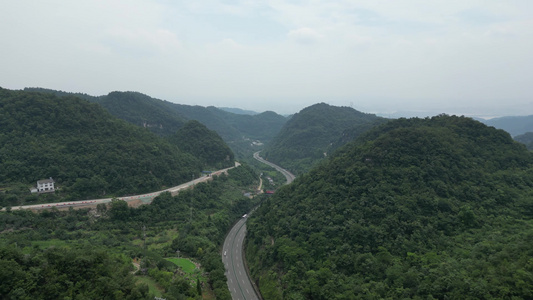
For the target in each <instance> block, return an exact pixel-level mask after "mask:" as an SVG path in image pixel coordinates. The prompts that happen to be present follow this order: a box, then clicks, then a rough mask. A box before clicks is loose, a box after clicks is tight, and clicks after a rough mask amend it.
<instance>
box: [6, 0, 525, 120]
mask: <svg viewBox="0 0 533 300" xmlns="http://www.w3.org/2000/svg"><path fill="white" fill-rule="evenodd" d="M0 40H1V41H2V42H1V44H0V87H3V88H7V89H23V88H24V87H44V88H50V89H56V90H62V91H67V92H81V93H87V94H89V95H94V96H99V95H105V94H108V93H109V92H111V91H137V92H141V93H143V94H146V95H149V96H151V97H154V98H158V99H163V100H168V101H171V102H175V103H180V104H191V105H193V104H194V105H201V106H210V105H213V106H218V107H238V108H242V109H248V110H254V111H258V112H261V111H265V110H273V111H275V112H278V113H281V114H289V113H294V112H298V111H299V110H301V109H303V108H305V107H307V106H310V105H312V104H315V103H318V102H325V103H328V104H331V105H335V106H351V107H353V108H355V109H357V110H360V111H363V112H371V113H380V114H391V115H393V114H394V113H398V112H403V113H406V114H407V113H408V112H409V113H414V114H424V113H426V112H431V113H447V114H459V115H473V116H485V117H491V116H502V115H531V114H533V92H532V88H533V1H531V0H505V1H502V0H468V1H465V0H366V1H359V0H351V1H349V0H306V1H303V0H285V1H282V0H220V1H215V0H183V1H181V0H151V1H145V0H106V1H103V0H102V1H97V0H76V1H66V0H40V1H35V0H16V1H8V0H0Z"/></svg>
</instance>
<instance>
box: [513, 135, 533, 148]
mask: <svg viewBox="0 0 533 300" xmlns="http://www.w3.org/2000/svg"><path fill="white" fill-rule="evenodd" d="M514 140H515V141H517V142H520V143H522V144H524V145H526V147H527V149H528V150H533V132H526V133H524V134H521V135H517V136H515V137H514Z"/></svg>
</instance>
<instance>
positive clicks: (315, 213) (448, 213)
mask: <svg viewBox="0 0 533 300" xmlns="http://www.w3.org/2000/svg"><path fill="white" fill-rule="evenodd" d="M532 167H533V154H531V153H530V152H529V151H527V150H526V148H525V147H524V146H523V145H522V144H519V143H517V142H514V141H513V140H512V138H511V137H510V136H509V134H508V133H506V132H504V131H503V130H496V129H494V128H492V127H487V126H485V125H483V124H482V123H480V122H477V121H474V120H472V119H469V118H465V117H450V116H445V115H441V116H436V117H433V118H430V119H429V118H426V119H399V120H394V121H390V122H388V123H386V124H383V125H381V126H379V127H378V128H375V129H373V130H371V131H369V132H368V133H366V134H365V135H364V137H360V138H359V139H358V140H356V141H355V142H352V143H349V144H347V145H346V146H344V147H342V148H341V149H339V151H338V152H336V154H335V155H334V157H331V158H330V159H329V160H327V161H325V162H323V163H322V164H321V165H320V166H319V167H317V168H314V169H313V170H312V171H310V172H309V173H308V174H305V175H302V176H300V177H299V178H297V179H296V180H295V181H294V182H293V183H292V184H290V185H288V186H285V187H283V188H281V189H279V190H278V191H277V193H276V194H275V195H274V196H272V198H270V199H269V200H266V201H264V202H263V203H262V205H261V207H260V208H259V209H258V210H257V211H256V212H255V213H254V214H253V215H252V216H251V217H250V219H249V221H248V225H247V226H248V239H247V242H248V243H247V245H246V257H247V259H248V263H249V266H250V269H251V272H252V274H253V276H254V277H255V278H256V279H257V280H258V282H259V288H260V289H261V292H262V295H263V297H264V299H266V300H269V299H531V298H532V297H533V261H532V259H531V258H532V257H533V221H532V217H533V189H532V187H533V169H532Z"/></svg>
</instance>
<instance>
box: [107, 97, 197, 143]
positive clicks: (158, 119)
mask: <svg viewBox="0 0 533 300" xmlns="http://www.w3.org/2000/svg"><path fill="white" fill-rule="evenodd" d="M97 103H98V104H100V105H101V106H102V107H104V108H105V109H107V111H109V112H110V113H111V114H112V115H114V116H116V117H118V118H120V119H123V120H126V121H128V122H130V123H132V124H134V125H137V126H141V127H144V128H148V129H149V130H150V131H152V132H154V133H156V134H158V135H162V136H167V135H171V134H173V133H175V132H176V131H177V130H178V129H179V128H181V127H182V126H183V125H184V124H185V123H186V122H187V120H188V119H187V118H185V117H183V116H181V115H179V114H176V113H174V112H172V111H169V110H168V106H169V105H171V103H170V102H165V101H161V100H155V99H152V98H151V97H149V96H146V95H143V94H141V93H136V92H111V93H109V94H108V95H106V96H102V97H99V98H98V100H97Z"/></svg>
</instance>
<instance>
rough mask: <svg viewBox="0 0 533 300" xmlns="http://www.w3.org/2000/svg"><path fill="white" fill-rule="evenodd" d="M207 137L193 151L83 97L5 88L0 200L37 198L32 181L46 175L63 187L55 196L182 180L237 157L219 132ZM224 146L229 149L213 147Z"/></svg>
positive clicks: (0, 111) (0, 101) (120, 191)
mask: <svg viewBox="0 0 533 300" xmlns="http://www.w3.org/2000/svg"><path fill="white" fill-rule="evenodd" d="M210 137H211V138H210V142H211V143H210V145H209V149H205V150H204V152H205V153H203V154H202V157H199V156H194V154H191V153H187V152H186V151H183V150H180V148H179V147H178V146H176V145H175V144H172V143H170V142H169V141H168V140H165V139H163V138H161V137H158V136H156V135H154V134H152V133H151V132H149V131H148V130H146V129H144V128H141V127H138V126H133V125H131V124H129V123H126V122H124V121H122V120H120V119H117V118H116V117H114V116H112V115H110V114H109V113H108V112H107V111H105V110H104V109H103V108H101V107H100V106H99V105H97V104H93V103H89V102H87V101H85V100H82V99H80V98H76V97H70V96H69V97H61V98H60V97H57V96H55V95H52V94H42V93H35V92H25V91H10V90H6V89H0V165H1V166H2V167H1V168H0V188H1V189H2V192H0V205H2V206H10V205H18V204H21V202H23V203H31V202H35V201H38V200H39V199H38V197H37V196H36V195H30V193H29V188H30V187H31V186H32V185H35V183H36V181H37V180H41V179H46V178H49V177H52V178H53V179H54V180H55V181H56V185H57V186H58V187H59V191H57V192H56V194H55V196H53V195H47V196H43V197H45V198H51V199H48V200H49V201H50V200H52V201H53V199H55V198H57V197H61V198H63V199H65V200H70V199H72V200H80V199H87V198H89V197H102V196H110V195H117V196H121V195H125V194H136V193H144V192H150V191H155V190H158V189H161V188H162V187H165V186H166V187H170V186H174V185H178V184H180V183H183V182H185V181H188V180H190V179H191V175H195V176H198V175H199V174H200V172H201V171H202V169H203V168H205V167H206V166H209V167H216V166H219V165H231V164H233V156H232V155H231V152H230V151H229V150H228V148H227V146H226V145H225V144H224V143H223V142H222V140H220V139H216V138H215V137H214V134H211V135H210ZM176 138H178V137H176ZM187 139H188V140H187V143H189V144H191V143H195V139H196V140H198V143H199V142H200V141H202V140H203V137H202V136H189V137H187ZM176 142H177V141H175V143H176ZM191 150H192V149H191ZM219 151H222V152H224V153H225V155H223V157H221V156H216V155H212V156H211V155H210V154H214V153H216V152H219ZM217 159H220V160H219V161H217ZM54 197H55V198H54ZM41 200H42V199H41Z"/></svg>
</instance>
